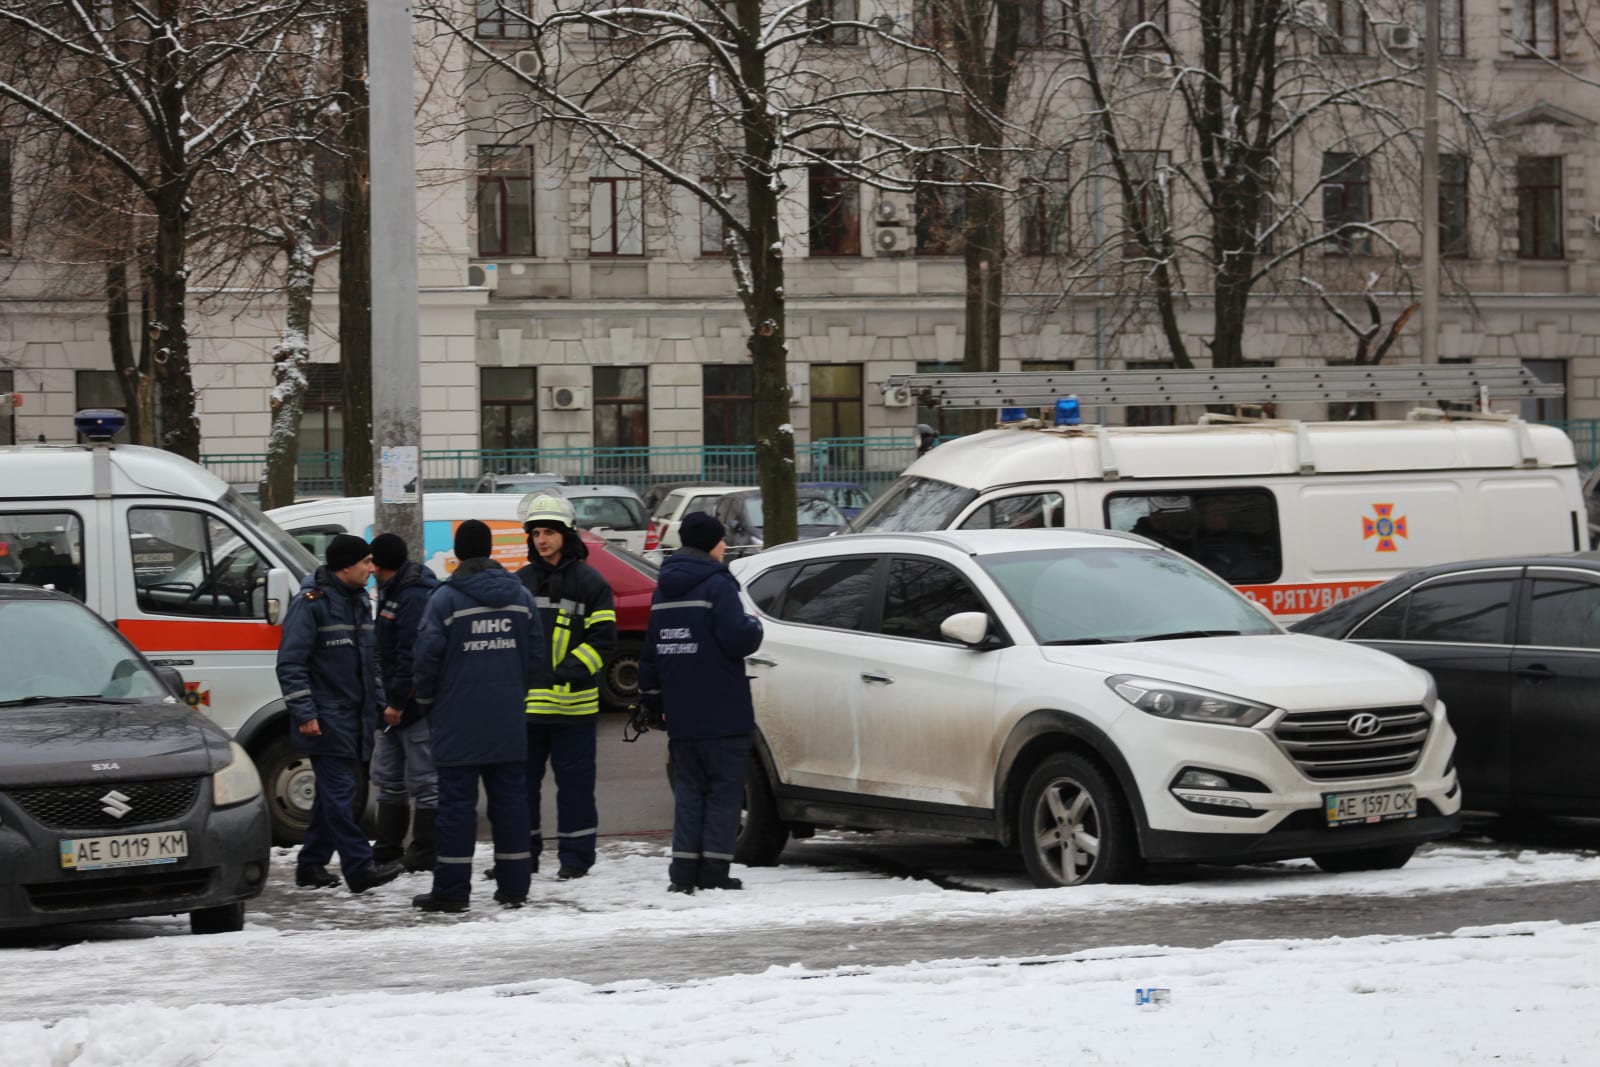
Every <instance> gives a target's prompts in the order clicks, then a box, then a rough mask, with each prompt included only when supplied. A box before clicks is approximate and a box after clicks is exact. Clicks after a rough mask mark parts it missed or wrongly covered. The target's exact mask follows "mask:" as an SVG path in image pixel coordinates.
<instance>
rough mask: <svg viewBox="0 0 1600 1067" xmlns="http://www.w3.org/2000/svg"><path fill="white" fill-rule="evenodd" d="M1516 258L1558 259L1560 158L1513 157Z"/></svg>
mask: <svg viewBox="0 0 1600 1067" xmlns="http://www.w3.org/2000/svg"><path fill="white" fill-rule="evenodd" d="M1517 257H1518V258H1519V259H1560V258H1561V157H1560V156H1522V157H1520V158H1519V159H1518V160H1517Z"/></svg>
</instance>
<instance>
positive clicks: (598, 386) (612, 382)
mask: <svg viewBox="0 0 1600 1067" xmlns="http://www.w3.org/2000/svg"><path fill="white" fill-rule="evenodd" d="M648 386H649V375H648V368H646V367H596V368H595V369H594V443H595V445H596V446H597V447H600V448H617V447H620V446H624V445H631V446H635V447H641V448H642V447H644V446H645V445H648V444H649V443H650V401H649V392H648Z"/></svg>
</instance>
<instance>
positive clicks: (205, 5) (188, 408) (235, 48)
mask: <svg viewBox="0 0 1600 1067" xmlns="http://www.w3.org/2000/svg"><path fill="white" fill-rule="evenodd" d="M311 3H312V0H266V2H259V0H0V34H3V35H4V37H5V46H6V47H5V49H4V51H5V53H6V54H7V55H8V56H10V57H12V58H11V60H10V61H5V62H3V65H0V98H4V99H8V100H11V101H13V102H14V103H15V104H17V105H18V106H20V107H21V108H22V109H24V110H25V111H26V112H27V113H28V114H29V115H30V116H31V118H32V119H33V120H35V121H37V122H42V123H44V124H46V125H48V126H49V127H51V128H53V129H55V130H57V131H59V132H60V133H61V134H62V135H63V136H64V137H66V138H67V139H69V140H70V141H71V142H73V143H74V144H76V145H77V146H78V147H79V148H80V149H81V150H82V151H83V152H85V153H87V154H89V155H91V156H93V157H94V158H95V159H96V160H97V161H98V162H99V163H100V164H102V165H104V166H105V167H107V168H110V169H112V170H115V171H116V172H117V173H119V174H120V175H121V177H122V178H123V179H124V180H126V181H127V182H128V183H129V184H130V185H131V186H132V187H133V188H134V189H136V190H137V191H138V194H139V196H140V197H142V198H143V201H144V203H145V205H146V211H147V212H148V214H149V216H150V228H151V229H152V230H153V235H152V237H151V239H150V252H149V255H148V256H147V257H146V258H145V259H144V262H143V271H144V277H143V278H142V279H141V288H142V289H143V290H144V291H145V292H146V293H147V294H148V299H149V305H150V309H151V318H150V321H149V322H148V324H147V329H146V335H147V336H148V338H149V340H150V344H151V353H150V363H151V367H152V369H153V371H154V375H155V379H156V388H157V392H158V394H159V403H160V413H161V434H160V439H159V443H160V444H161V446H162V447H164V448H166V449H168V450H170V451H173V452H176V453H178V454H180V455H183V456H186V457H188V458H190V459H198V458H199V455H200V429H199V422H198V420H197V418H196V417H195V407H196V403H195V392H194V383H193V379H192V376H191V374H190V356H189V322H188V315H189V303H190V301H189V292H188V290H189V280H190V275H191V272H192V265H191V263H190V230H191V226H192V222H193V218H194V212H195V208H196V194H197V191H198V189H199V187H200V185H201V183H202V182H203V180H204V178H205V176H206V175H208V174H209V173H210V172H211V168H213V166H215V165H216V164H217V163H218V161H219V160H222V159H223V158H225V157H226V156H227V154H228V153H229V152H231V151H233V150H234V149H235V148H236V147H237V143H238V141H239V140H240V139H241V138H242V137H243V136H244V133H245V131H246V130H247V129H248V128H249V126H250V122H251V119H252V118H253V117H254V116H255V115H256V114H257V112H258V111H259V109H260V108H261V106H262V103H263V97H264V91H265V90H264V86H265V85H266V84H267V81H268V75H269V73H270V72H271V70H272V69H273V67H274V66H275V65H276V64H277V63H279V62H280V61H282V59H283V58H284V56H285V55H286V54H288V52H289V50H290V48H291V47H292V40H291V38H292V33H293V30H294V28H295V25H296V23H297V21H298V20H299V19H301V18H302V17H303V16H304V15H305V13H306V12H307V9H308V8H309V7H310V6H311ZM129 122H131V123H132V132H130V130H129V129H128V128H127V125H125V123H129ZM130 142H133V143H130Z"/></svg>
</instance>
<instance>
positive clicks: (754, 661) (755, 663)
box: [744, 656, 778, 667]
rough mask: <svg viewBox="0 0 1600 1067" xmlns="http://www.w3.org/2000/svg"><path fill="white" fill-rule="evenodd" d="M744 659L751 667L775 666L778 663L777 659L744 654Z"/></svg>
mask: <svg viewBox="0 0 1600 1067" xmlns="http://www.w3.org/2000/svg"><path fill="white" fill-rule="evenodd" d="M744 661H745V662H746V663H748V664H750V666H752V667H776V666H777V665H778V661H777V660H771V659H763V658H762V657H760V656H746V657H745V658H744Z"/></svg>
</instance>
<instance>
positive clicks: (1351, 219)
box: [1322, 152, 1372, 255]
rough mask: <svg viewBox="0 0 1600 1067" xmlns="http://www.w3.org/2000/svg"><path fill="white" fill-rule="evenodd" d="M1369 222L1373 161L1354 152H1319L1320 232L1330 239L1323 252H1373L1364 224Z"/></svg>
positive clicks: (1363, 253) (1370, 217) (1370, 239)
mask: <svg viewBox="0 0 1600 1067" xmlns="http://www.w3.org/2000/svg"><path fill="white" fill-rule="evenodd" d="M1371 220H1372V161H1371V160H1370V159H1368V158H1367V157H1366V156H1359V155H1356V154H1355V153H1354V152H1324V153H1322V230H1323V232H1324V233H1326V234H1328V235H1329V236H1330V237H1332V238H1333V239H1332V240H1331V241H1329V242H1328V243H1327V245H1325V246H1324V250H1325V251H1327V252H1328V253H1330V254H1334V253H1345V254H1349V253H1352V252H1354V253H1359V254H1362V255H1365V254H1367V253H1368V252H1371V251H1372V238H1371V236H1370V235H1369V234H1368V233H1367V230H1366V227H1365V226H1364V225H1363V224H1364V223H1367V222H1370V221H1371Z"/></svg>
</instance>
